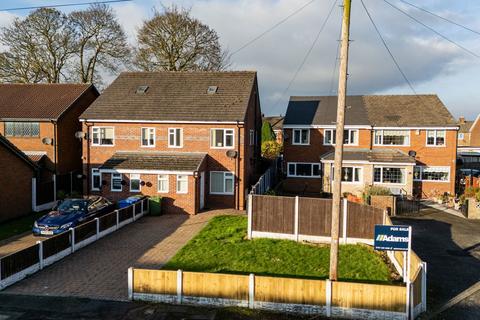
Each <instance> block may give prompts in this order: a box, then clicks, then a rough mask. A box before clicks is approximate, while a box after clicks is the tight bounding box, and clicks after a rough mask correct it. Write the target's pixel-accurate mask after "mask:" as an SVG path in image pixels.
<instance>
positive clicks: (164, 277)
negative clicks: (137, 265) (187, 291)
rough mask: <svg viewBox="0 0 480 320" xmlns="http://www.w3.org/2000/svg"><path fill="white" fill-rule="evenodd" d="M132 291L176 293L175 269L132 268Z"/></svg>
mask: <svg viewBox="0 0 480 320" xmlns="http://www.w3.org/2000/svg"><path fill="white" fill-rule="evenodd" d="M133 291H134V292H136V293H150V294H170V295H176V294H177V271H169V270H147V269H133Z"/></svg>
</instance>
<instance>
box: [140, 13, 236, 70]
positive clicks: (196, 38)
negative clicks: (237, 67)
mask: <svg viewBox="0 0 480 320" xmlns="http://www.w3.org/2000/svg"><path fill="white" fill-rule="evenodd" d="M137 38H138V49H137V51H136V56H135V61H134V62H135V65H136V66H137V67H138V68H140V69H141V70H143V71H158V70H170V71H182V70H221V69H224V68H225V67H226V66H227V65H228V62H227V60H228V59H227V53H226V52H225V51H223V50H222V48H221V46H220V42H219V37H218V34H217V33H216V32H215V31H214V30H212V29H210V27H208V26H207V25H204V24H202V23H201V22H200V21H199V20H197V19H195V18H193V17H191V16H190V11H189V10H186V9H183V8H182V9H179V8H178V7H176V6H171V7H164V12H163V13H159V12H158V11H155V13H154V16H153V18H152V19H150V20H148V21H144V23H143V26H142V28H141V29H140V30H139V31H138V35H137Z"/></svg>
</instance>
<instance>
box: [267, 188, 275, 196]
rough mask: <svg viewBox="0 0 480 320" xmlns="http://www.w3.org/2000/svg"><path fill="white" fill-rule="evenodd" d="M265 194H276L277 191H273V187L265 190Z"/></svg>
mask: <svg viewBox="0 0 480 320" xmlns="http://www.w3.org/2000/svg"><path fill="white" fill-rule="evenodd" d="M265 195H267V196H276V195H277V192H275V190H274V189H268V190H267V192H265Z"/></svg>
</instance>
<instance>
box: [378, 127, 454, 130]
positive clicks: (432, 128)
mask: <svg viewBox="0 0 480 320" xmlns="http://www.w3.org/2000/svg"><path fill="white" fill-rule="evenodd" d="M372 129H373V130H459V129H460V127H459V126H456V127H372Z"/></svg>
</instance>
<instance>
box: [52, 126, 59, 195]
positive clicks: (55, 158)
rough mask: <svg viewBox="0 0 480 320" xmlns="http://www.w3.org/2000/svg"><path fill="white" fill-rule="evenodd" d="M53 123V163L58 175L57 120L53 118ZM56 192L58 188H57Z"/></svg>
mask: <svg viewBox="0 0 480 320" xmlns="http://www.w3.org/2000/svg"><path fill="white" fill-rule="evenodd" d="M51 121H52V124H53V163H54V164H55V174H56V175H58V172H57V141H58V135H57V122H56V121H55V120H51ZM55 192H56V190H55Z"/></svg>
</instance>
